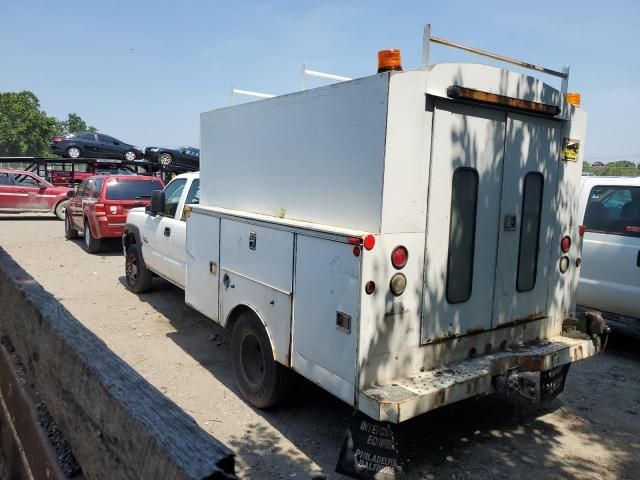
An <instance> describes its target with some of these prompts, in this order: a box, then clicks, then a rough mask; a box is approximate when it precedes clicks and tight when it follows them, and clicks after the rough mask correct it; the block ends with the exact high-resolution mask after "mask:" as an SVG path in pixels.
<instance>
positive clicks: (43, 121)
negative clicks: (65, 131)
mask: <svg viewBox="0 0 640 480" xmlns="http://www.w3.org/2000/svg"><path fill="white" fill-rule="evenodd" d="M59 128H60V125H59V122H58V120H56V118H55V117H50V116H48V115H47V114H46V112H44V111H42V110H40V102H39V100H38V97H36V96H35V95H34V94H33V93H32V92H29V91H23V92H0V156H9V157H11V156H16V157H19V156H41V155H49V153H50V152H49V148H48V145H49V137H50V136H51V135H54V134H56V133H58V130H59Z"/></svg>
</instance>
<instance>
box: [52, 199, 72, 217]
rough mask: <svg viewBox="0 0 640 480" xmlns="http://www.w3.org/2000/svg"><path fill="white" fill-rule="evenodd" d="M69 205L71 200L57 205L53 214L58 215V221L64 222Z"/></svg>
mask: <svg viewBox="0 0 640 480" xmlns="http://www.w3.org/2000/svg"><path fill="white" fill-rule="evenodd" d="M67 203H69V200H62V201H61V202H58V204H57V205H56V208H55V209H54V211H53V213H55V214H56V217H58V220H64V219H65V217H66V215H65V211H66V209H67Z"/></svg>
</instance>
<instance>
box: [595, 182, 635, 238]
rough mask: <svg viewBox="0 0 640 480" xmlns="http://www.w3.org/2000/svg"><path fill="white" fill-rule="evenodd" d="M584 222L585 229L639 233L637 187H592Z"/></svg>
mask: <svg viewBox="0 0 640 480" xmlns="http://www.w3.org/2000/svg"><path fill="white" fill-rule="evenodd" d="M584 225H585V226H586V228H587V231H588V232H598V233H607V234H612V235H625V236H630V237H640V187H626V186H609V185H602V186H595V187H593V188H592V189H591V192H589V201H588V203H587V208H586V211H585V214H584Z"/></svg>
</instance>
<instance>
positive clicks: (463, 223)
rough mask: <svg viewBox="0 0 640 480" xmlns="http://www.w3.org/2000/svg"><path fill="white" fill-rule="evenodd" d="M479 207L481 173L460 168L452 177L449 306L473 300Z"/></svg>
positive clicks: (448, 270)
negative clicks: (474, 257) (479, 176)
mask: <svg viewBox="0 0 640 480" xmlns="http://www.w3.org/2000/svg"><path fill="white" fill-rule="evenodd" d="M477 206H478V172H477V171H476V170H475V169H473V168H467V167H461V168H458V169H457V170H456V171H455V172H454V173H453V183H452V187H451V217H450V223H449V260H448V264H447V290H446V296H447V302H449V303H462V302H466V301H467V300H469V298H471V290H472V286H473V256H474V248H475V238H476V211H477Z"/></svg>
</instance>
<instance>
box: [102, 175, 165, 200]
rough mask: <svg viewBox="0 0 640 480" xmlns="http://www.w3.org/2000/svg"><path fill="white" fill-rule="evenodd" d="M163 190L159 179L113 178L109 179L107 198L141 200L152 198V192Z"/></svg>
mask: <svg viewBox="0 0 640 480" xmlns="http://www.w3.org/2000/svg"><path fill="white" fill-rule="evenodd" d="M154 190H162V183H160V182H159V181H158V180H134V179H131V180H129V179H123V178H111V179H108V180H107V191H106V195H105V197H106V199H107V200H139V199H144V198H151V192H153V191H154Z"/></svg>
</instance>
